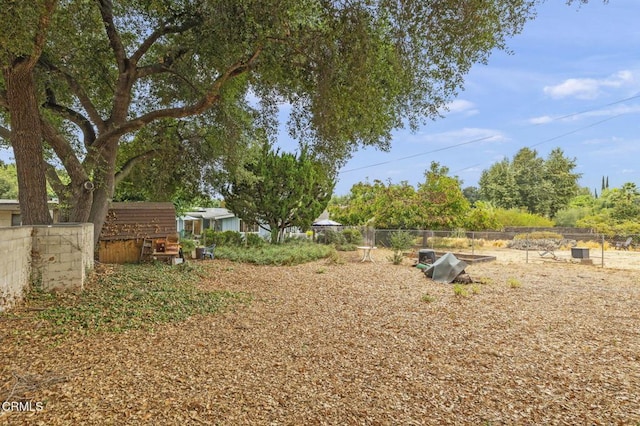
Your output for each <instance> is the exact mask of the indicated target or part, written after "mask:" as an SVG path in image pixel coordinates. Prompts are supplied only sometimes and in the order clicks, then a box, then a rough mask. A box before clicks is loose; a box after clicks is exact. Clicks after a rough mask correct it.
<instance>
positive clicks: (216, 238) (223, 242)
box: [200, 229, 244, 247]
mask: <svg viewBox="0 0 640 426" xmlns="http://www.w3.org/2000/svg"><path fill="white" fill-rule="evenodd" d="M201 238H202V239H201V241H200V242H201V244H202V245H205V246H209V245H211V244H215V245H216V247H219V246H241V245H243V244H244V238H243V237H242V234H241V233H240V232H237V231H214V230H213V229H205V230H204V231H203V232H202V237H201Z"/></svg>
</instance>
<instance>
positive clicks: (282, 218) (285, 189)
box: [220, 144, 335, 243]
mask: <svg viewBox="0 0 640 426" xmlns="http://www.w3.org/2000/svg"><path fill="white" fill-rule="evenodd" d="M245 170H246V173H244V174H243V175H238V174H229V175H228V176H227V179H225V180H224V183H223V184H222V187H221V188H220V190H221V193H222V195H223V196H224V201H225V205H226V207H227V208H228V209H229V210H231V211H233V212H234V213H235V214H236V215H237V216H238V217H240V218H241V219H242V220H244V221H245V222H247V223H250V224H257V225H259V226H261V227H263V228H264V229H265V230H268V231H270V232H271V242H272V243H279V242H281V241H282V238H283V236H284V231H285V229H286V228H288V227H292V226H295V227H298V228H300V229H303V230H306V229H309V228H310V227H311V223H312V222H313V220H315V219H316V218H317V217H318V216H320V214H321V213H322V212H323V211H324V209H325V208H326V207H327V204H328V203H329V199H330V198H331V193H332V192H333V187H334V185H335V180H334V174H333V172H332V170H331V169H330V168H328V167H327V166H326V165H324V164H323V163H322V162H320V161H318V160H315V159H313V158H311V157H310V156H309V155H308V154H307V152H306V151H305V150H303V151H302V152H301V153H300V154H299V155H294V154H290V153H281V152H280V151H279V150H275V151H272V150H271V149H270V146H269V144H265V145H264V148H263V151H262V153H261V154H260V155H258V156H257V157H256V158H255V160H254V161H252V162H249V163H247V164H246V165H245Z"/></svg>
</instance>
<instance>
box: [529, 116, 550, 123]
mask: <svg viewBox="0 0 640 426" xmlns="http://www.w3.org/2000/svg"><path fill="white" fill-rule="evenodd" d="M553 120H554V118H553V117H551V116H549V115H542V116H540V117H533V118H530V119H529V123H530V124H547V123H550V122H552V121H553Z"/></svg>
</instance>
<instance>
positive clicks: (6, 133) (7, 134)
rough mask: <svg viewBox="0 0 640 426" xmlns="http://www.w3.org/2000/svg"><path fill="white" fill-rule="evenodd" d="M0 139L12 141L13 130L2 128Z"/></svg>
mask: <svg viewBox="0 0 640 426" xmlns="http://www.w3.org/2000/svg"><path fill="white" fill-rule="evenodd" d="M0 138H2V139H4V140H6V141H10V140H11V130H9V129H7V128H6V127H3V126H0Z"/></svg>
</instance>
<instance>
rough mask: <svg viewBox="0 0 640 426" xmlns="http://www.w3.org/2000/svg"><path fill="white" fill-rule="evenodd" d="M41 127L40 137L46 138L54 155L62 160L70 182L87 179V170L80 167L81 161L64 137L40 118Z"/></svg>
mask: <svg viewBox="0 0 640 426" xmlns="http://www.w3.org/2000/svg"><path fill="white" fill-rule="evenodd" d="M40 125H41V127H42V137H43V138H44V140H46V141H47V142H48V143H49V145H50V146H51V148H53V150H54V151H55V153H56V155H57V156H58V158H59V159H60V161H61V162H62V165H63V166H64V168H65V170H66V171H67V173H69V177H70V178H71V181H72V182H84V181H86V180H89V177H88V175H87V172H86V171H85V169H84V168H83V167H82V163H80V161H79V160H78V157H76V154H75V152H74V151H73V148H72V147H71V145H69V143H68V142H67V140H66V139H65V138H63V137H62V136H61V135H60V134H59V133H58V131H57V130H56V128H55V127H54V126H52V125H51V123H49V122H48V121H46V120H40Z"/></svg>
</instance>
